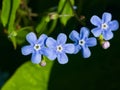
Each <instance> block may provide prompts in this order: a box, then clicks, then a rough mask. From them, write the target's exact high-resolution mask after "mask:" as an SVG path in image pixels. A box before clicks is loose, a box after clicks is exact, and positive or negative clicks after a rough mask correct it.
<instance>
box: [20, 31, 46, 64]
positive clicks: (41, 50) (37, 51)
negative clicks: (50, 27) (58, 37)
mask: <svg viewBox="0 0 120 90" xmlns="http://www.w3.org/2000/svg"><path fill="white" fill-rule="evenodd" d="M26 39H27V41H28V42H29V43H30V45H26V46H24V47H22V49H21V51H22V54H23V55H29V54H31V53H32V58H31V60H32V62H33V63H36V64H38V63H40V62H41V55H44V54H45V40H46V39H47V36H46V35H45V34H42V35H41V36H40V37H39V38H38V40H37V37H36V35H35V33H33V32H31V33H29V34H27V36H26Z"/></svg>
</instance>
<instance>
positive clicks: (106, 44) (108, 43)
mask: <svg viewBox="0 0 120 90" xmlns="http://www.w3.org/2000/svg"><path fill="white" fill-rule="evenodd" d="M102 47H103V49H108V48H109V47H110V42H109V41H104V42H103V44H102Z"/></svg>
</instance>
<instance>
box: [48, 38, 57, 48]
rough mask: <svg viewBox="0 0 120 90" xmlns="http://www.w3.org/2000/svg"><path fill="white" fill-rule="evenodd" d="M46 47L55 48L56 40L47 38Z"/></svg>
mask: <svg viewBox="0 0 120 90" xmlns="http://www.w3.org/2000/svg"><path fill="white" fill-rule="evenodd" d="M46 45H47V47H48V48H55V47H56V45H57V42H56V40H54V39H53V38H52V37H49V38H48V39H47V40H46Z"/></svg>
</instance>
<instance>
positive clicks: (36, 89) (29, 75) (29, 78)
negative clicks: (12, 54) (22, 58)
mask: <svg viewBox="0 0 120 90" xmlns="http://www.w3.org/2000/svg"><path fill="white" fill-rule="evenodd" d="M45 59H46V61H47V65H46V66H45V67H42V66H40V65H36V64H32V63H31V62H30V61H29V62H26V63H25V64H23V65H22V66H21V67H20V68H18V70H17V71H16V72H15V74H14V75H13V76H12V77H11V78H10V79H9V80H8V82H7V83H6V84H5V85H4V86H3V87H2V89H1V90H47V88H48V81H49V77H50V71H51V68H52V65H53V62H52V61H49V60H47V58H45Z"/></svg>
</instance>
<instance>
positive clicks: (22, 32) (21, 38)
mask: <svg viewBox="0 0 120 90" xmlns="http://www.w3.org/2000/svg"><path fill="white" fill-rule="evenodd" d="M32 29H33V28H32V27H30V26H28V27H23V28H20V29H19V30H18V31H17V35H16V43H17V44H19V45H21V44H23V43H24V42H25V41H26V39H25V38H26V35H27V34H28V33H29V32H31V31H32Z"/></svg>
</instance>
